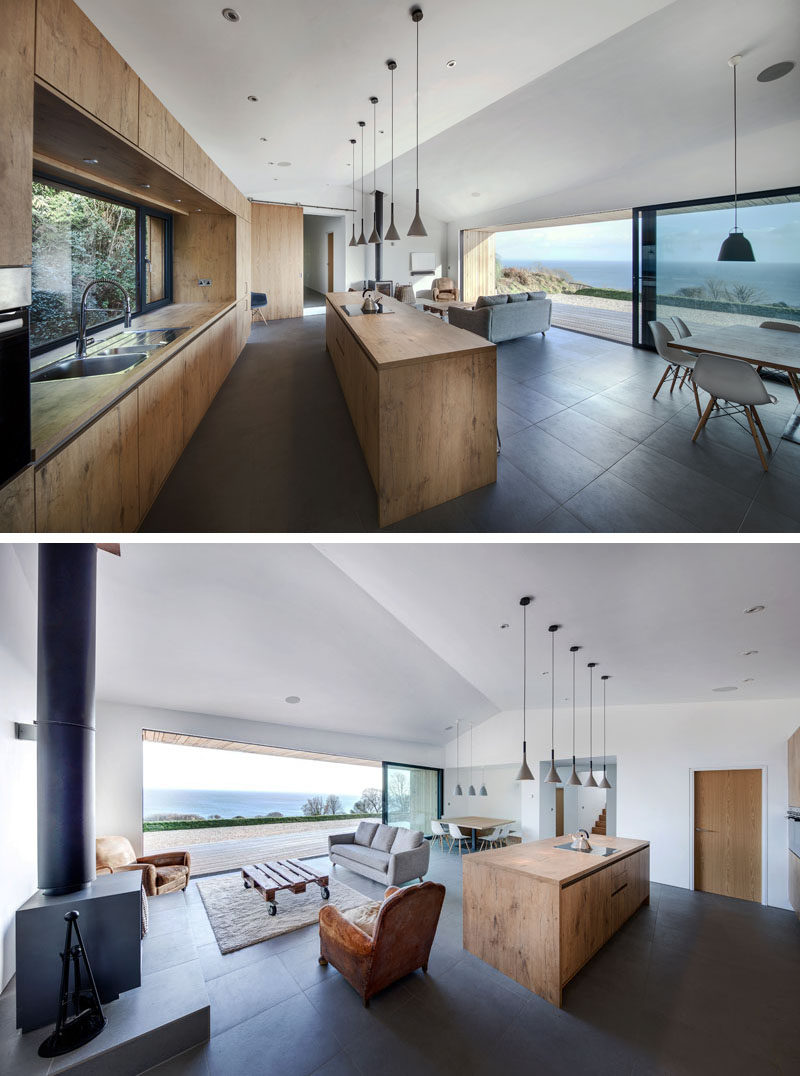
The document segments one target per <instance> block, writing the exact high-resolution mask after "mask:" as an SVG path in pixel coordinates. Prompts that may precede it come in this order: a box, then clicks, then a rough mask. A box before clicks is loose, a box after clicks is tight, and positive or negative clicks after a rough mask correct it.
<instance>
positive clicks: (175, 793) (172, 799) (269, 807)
mask: <svg viewBox="0 0 800 1076" xmlns="http://www.w3.org/2000/svg"><path fill="white" fill-rule="evenodd" d="M366 787H370V786H366ZM329 794H330V790H329V789H327V790H326V789H317V790H316V791H313V792H273V791H269V790H264V791H261V790H259V789H253V790H248V791H237V790H219V789H202V788H145V789H144V790H143V795H142V817H143V819H144V821H147V820H148V817H149V816H151V815H154V814H196V815H200V816H201V817H202V818H209V817H211V815H220V816H221V817H222V818H235V817H237V816H240V817H242V818H259V817H263V816H265V815H268V814H269V813H270V812H273V811H280V813H281V814H282V815H302V813H303V804H304V803H305V802H306V800H307V799H308V798H309V796H322V797H327V796H328V795H329ZM333 794H334V795H337V796H338V797H339V799H340V800H341V802H342V813H343V814H347V813H349V812H350V810H351V809H352V808H353V806H354V805H355V803H356V801H357V800H359V799H360V798H361V792H359V793H358V794H357V795H353V794H352V793H340V792H336V793H333Z"/></svg>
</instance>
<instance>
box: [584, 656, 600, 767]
mask: <svg viewBox="0 0 800 1076" xmlns="http://www.w3.org/2000/svg"><path fill="white" fill-rule="evenodd" d="M596 665H597V662H596V661H590V662H589V664H588V665H587V666H586V668H587V669H588V670H589V776H588V777H587V778H586V780H585V781H584V782H583V787H584V788H597V781H595V779H594V774H593V773H592V770H593V769H594V759H593V758H592V684H593V680H594V670H595V667H596Z"/></svg>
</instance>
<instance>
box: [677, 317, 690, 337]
mask: <svg viewBox="0 0 800 1076" xmlns="http://www.w3.org/2000/svg"><path fill="white" fill-rule="evenodd" d="M672 323H673V324H674V326H675V328H676V329H677V330H678V336H679V337H680V338H681V339H685V338H686V337H687V336H691V335H692V333H691V330H690V329H689V326H688V325H687V324H686V322H685V321H684V320H683V318H679V317H678V315H677V314H673V315H672Z"/></svg>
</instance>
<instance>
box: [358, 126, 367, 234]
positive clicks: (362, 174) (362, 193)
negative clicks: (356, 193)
mask: <svg viewBox="0 0 800 1076" xmlns="http://www.w3.org/2000/svg"><path fill="white" fill-rule="evenodd" d="M358 126H359V127H360V128H361V235H360V236H359V237H358V239H357V240H356V246H357V247H365V246H366V245H367V240H366V238H365V236H364V128H365V127H366V126H367V124H366V122H365V121H364V120H359V121H358Z"/></svg>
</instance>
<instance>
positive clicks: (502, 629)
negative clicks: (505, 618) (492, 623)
mask: <svg viewBox="0 0 800 1076" xmlns="http://www.w3.org/2000/svg"><path fill="white" fill-rule="evenodd" d="M507 627H508V624H501V625H500V631H505V630H506V628H507Z"/></svg>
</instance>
